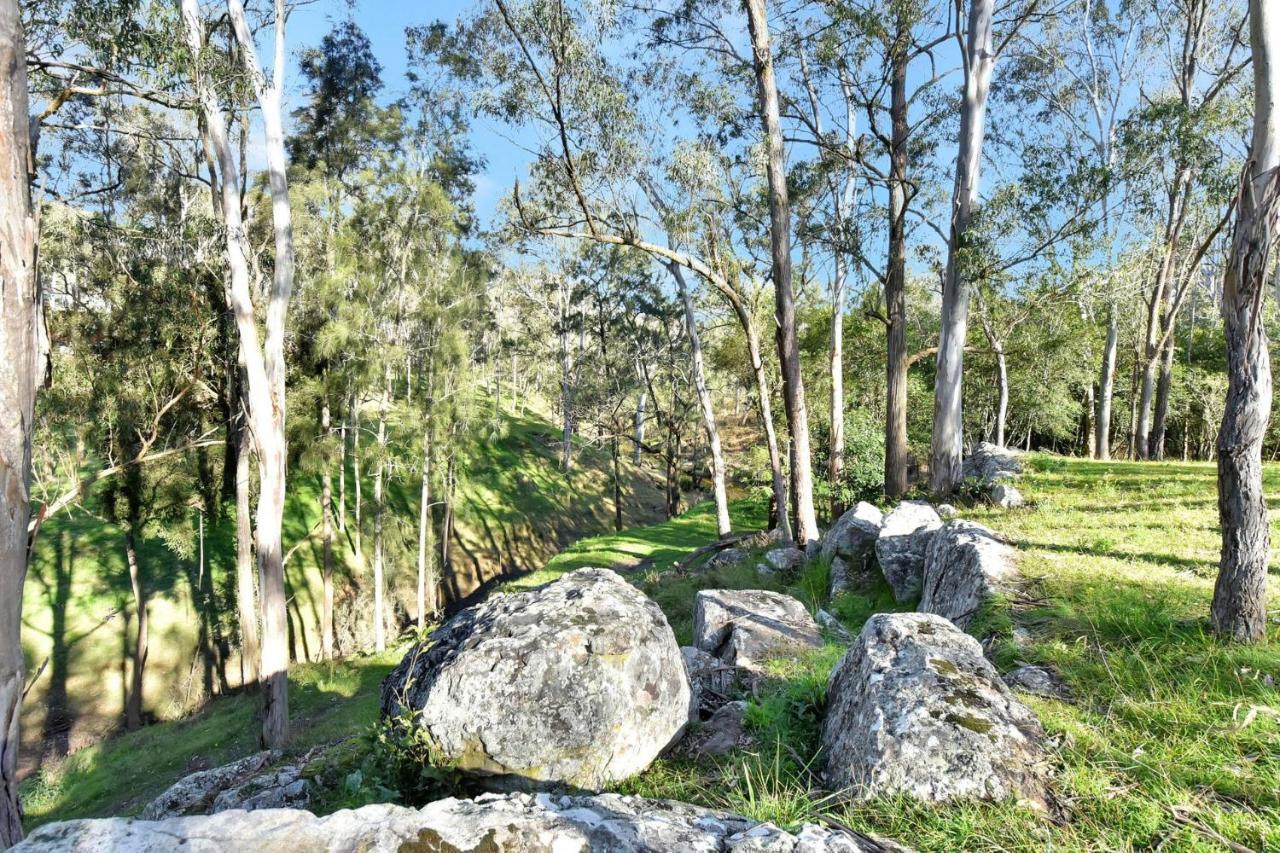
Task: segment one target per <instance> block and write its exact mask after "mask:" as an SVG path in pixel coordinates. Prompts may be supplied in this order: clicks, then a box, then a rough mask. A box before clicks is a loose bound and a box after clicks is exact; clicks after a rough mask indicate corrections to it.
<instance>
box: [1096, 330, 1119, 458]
mask: <svg viewBox="0 0 1280 853" xmlns="http://www.w3.org/2000/svg"><path fill="white" fill-rule="evenodd" d="M1119 339H1120V334H1119V330H1118V329H1117V327H1116V312H1115V307H1114V306H1112V307H1111V309H1110V310H1109V311H1108V312H1107V343H1106V345H1105V346H1104V347H1103V349H1102V374H1101V375H1100V376H1099V377H1098V416H1097V418H1095V420H1094V423H1093V430H1094V433H1095V440H1094V446H1095V452H1096V454H1097V458H1098V459H1104V460H1105V459H1110V458H1111V400H1112V398H1113V396H1114V392H1115V383H1116V348H1117V345H1118V342H1119Z"/></svg>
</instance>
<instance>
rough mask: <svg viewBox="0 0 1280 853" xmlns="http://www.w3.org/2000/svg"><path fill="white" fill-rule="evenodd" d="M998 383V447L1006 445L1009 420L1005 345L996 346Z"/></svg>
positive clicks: (1029, 437) (1028, 436)
mask: <svg viewBox="0 0 1280 853" xmlns="http://www.w3.org/2000/svg"><path fill="white" fill-rule="evenodd" d="M996 385H997V390H998V394H999V399H998V401H997V402H996V447H1004V442H1005V426H1006V424H1007V423H1008V421H1009V366H1008V363H1007V362H1006V360H1005V354H1004V348H1003V347H997V348H996ZM1027 440H1028V442H1029V441H1030V440H1031V433H1030V431H1028V432H1027Z"/></svg>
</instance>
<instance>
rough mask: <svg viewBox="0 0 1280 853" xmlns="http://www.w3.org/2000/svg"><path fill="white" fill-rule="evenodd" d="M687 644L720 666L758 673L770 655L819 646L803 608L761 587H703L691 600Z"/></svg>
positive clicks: (819, 636) (814, 626) (818, 636)
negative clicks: (690, 641) (690, 635)
mask: <svg viewBox="0 0 1280 853" xmlns="http://www.w3.org/2000/svg"><path fill="white" fill-rule="evenodd" d="M693 641H694V644H695V645H696V646H697V647H698V648H700V649H702V650H703V651H707V652H710V653H711V654H713V655H715V656H716V657H718V658H719V659H720V660H722V661H725V662H726V663H730V664H733V665H735V666H740V667H742V668H744V669H746V670H748V671H752V672H757V671H759V670H760V669H761V668H762V666H763V664H764V662H765V661H766V660H768V659H769V658H771V657H776V656H778V655H785V654H788V653H791V652H795V651H797V650H799V649H803V648H811V647H818V646H821V645H822V634H821V633H820V632H819V631H818V626H817V624H816V623H815V622H814V621H813V617H812V616H810V615H809V611H808V610H805V607H804V605H803V604H801V603H800V602H799V601H797V600H796V599H794V598H792V597H791V596H789V595H783V594H782V593H780V592H771V591H769V590H763V589H704V590H702V591H700V592H699V593H698V595H697V597H696V598H695V599H694V608H693Z"/></svg>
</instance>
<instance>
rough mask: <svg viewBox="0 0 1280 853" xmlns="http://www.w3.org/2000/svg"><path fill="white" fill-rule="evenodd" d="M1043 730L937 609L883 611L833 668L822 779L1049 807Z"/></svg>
mask: <svg viewBox="0 0 1280 853" xmlns="http://www.w3.org/2000/svg"><path fill="white" fill-rule="evenodd" d="M1043 741H1044V732H1043V730H1042V729H1041V727H1040V723H1039V721H1038V720H1037V719H1036V717H1035V715H1034V714H1032V713H1031V711H1030V710H1029V709H1028V708H1027V707H1026V706H1025V705H1023V704H1022V703H1021V702H1019V701H1018V700H1017V699H1016V698H1014V696H1013V694H1012V693H1011V692H1010V691H1009V688H1008V687H1006V686H1005V684H1004V682H1002V681H1001V680H1000V677H999V675H998V674H997V673H996V671H995V668H994V667H992V666H991V664H990V663H989V662H988V661H987V660H986V658H984V657H983V656H982V648H981V646H979V645H978V641H977V640H975V639H974V638H973V637H970V636H969V635H968V634H965V633H964V632H962V631H960V630H959V629H958V628H956V627H955V626H954V625H952V624H951V623H950V622H948V621H947V620H945V619H943V618H942V617H940V616H934V615H932V614H927V613H881V614H877V615H875V616H872V617H871V619H869V620H868V621H867V624H866V626H865V627H864V628H863V630H862V633H861V634H860V635H859V636H858V639H857V640H856V641H855V642H854V644H853V646H851V647H850V649H849V651H848V652H846V653H845V656H844V657H843V658H842V659H841V660H840V662H839V663H838V664H837V665H836V668H835V669H834V670H833V671H832V674H831V681H830V683H829V685H828V689H827V711H826V717H825V718H824V720H823V724H822V746H823V751H824V754H825V755H826V762H827V763H826V775H827V783H828V785H829V786H830V787H832V788H834V789H843V790H846V791H847V792H848V793H849V794H850V795H851V796H853V797H855V798H868V797H878V796H891V795H895V794H907V795H910V796H913V797H916V798H918V799H921V800H924V801H929V802H944V801H951V800H961V799H971V798H976V799H983V800H1006V799H1013V800H1018V801H1021V802H1024V803H1027V804H1029V805H1031V806H1033V807H1036V808H1041V809H1044V808H1046V807H1047V798H1048V788H1047V783H1046V778H1047V772H1046V766H1045V755H1044V751H1043Z"/></svg>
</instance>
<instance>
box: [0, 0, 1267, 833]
mask: <svg viewBox="0 0 1280 853" xmlns="http://www.w3.org/2000/svg"><path fill="white" fill-rule="evenodd" d="M294 14H297V10H296V9H295V8H294V4H293V3H292V2H288V0H272V2H269V3H268V2H265V0H254V1H253V2H251V1H250V0H226V2H225V3H223V2H217V3H214V2H199V0H174V2H172V3H165V2H149V0H129V2H121V3H111V4H94V3H88V4H86V3H81V2H72V1H71V0H32V2H27V3H23V4H21V7H19V4H18V3H17V2H16V0H0V67H2V68H3V69H4V79H3V95H2V96H0V105H3V114H0V162H2V163H3V164H4V168H3V170H2V171H0V221H2V222H3V228H0V297H2V298H3V317H2V318H0V409H2V410H3V411H4V413H5V417H4V419H3V421H0V848H3V847H6V846H8V845H9V844H11V843H14V842H15V841H16V840H17V839H19V838H20V835H21V821H20V812H19V808H18V802H17V745H18V742H19V739H18V734H19V732H18V722H19V712H20V707H21V701H22V696H23V694H24V692H25V690H26V689H27V686H28V675H30V673H28V672H27V666H28V665H29V662H27V661H25V660H24V653H23V646H22V639H21V637H22V631H23V610H22V606H23V590H24V579H25V576H26V572H27V566H28V562H29V560H30V559H31V556H32V554H33V553H36V550H37V549H38V548H40V547H44V543H43V542H42V540H41V528H42V526H43V525H45V524H47V523H48V522H49V521H50V520H52V519H54V518H60V517H62V516H63V515H66V514H70V513H82V514H85V515H87V516H90V517H93V518H97V519H100V520H102V522H103V523H104V524H109V525H112V527H111V528H110V529H112V530H118V531H119V532H120V541H119V543H118V545H119V550H120V551H121V553H122V554H124V555H125V563H124V565H125V572H124V574H123V575H122V576H121V577H120V578H118V579H116V580H115V581H113V582H112V583H114V584H115V588H118V592H119V596H118V599H119V604H118V607H117V610H118V611H119V612H120V613H121V614H123V615H124V618H125V619H126V621H125V628H124V635H123V636H124V640H125V646H126V649H125V650H124V651H123V652H122V654H123V655H124V656H125V657H126V658H127V661H126V668H127V670H128V672H129V673H130V678H129V680H128V687H127V689H126V693H127V697H126V701H125V703H124V707H123V708H122V714H121V719H122V722H123V724H124V725H125V726H126V727H136V726H139V725H142V724H143V723H144V722H145V720H146V719H147V716H148V710H147V709H148V707H149V704H148V703H149V702H150V701H151V697H148V696H147V695H146V693H145V689H146V683H147V682H146V680H145V679H144V677H143V674H144V669H145V667H146V665H147V660H148V647H149V642H153V641H154V638H153V637H152V638H150V639H149V633H148V613H149V606H150V603H151V602H154V601H156V600H157V599H159V598H163V597H165V596H167V595H170V593H171V590H172V589H174V588H175V584H177V583H178V581H179V580H181V582H182V583H184V584H187V585H188V587H189V589H190V590H191V593H190V595H191V598H192V600H193V601H194V602H195V610H196V613H197V616H198V621H199V629H198V642H197V648H196V660H198V661H200V662H201V663H202V664H203V671H204V673H205V676H204V684H205V691H206V693H209V694H211V693H214V692H220V691H223V690H230V689H237V687H238V686H241V685H244V686H248V685H258V686H260V688H261V690H262V695H263V706H262V707H263V712H262V719H261V725H262V741H263V743H264V745H265V746H268V747H278V746H281V745H283V744H284V743H286V742H287V740H288V736H289V732H288V722H289V711H288V691H287V680H286V675H287V671H288V667H289V664H290V661H291V660H296V659H298V658H299V650H298V649H297V648H296V646H297V645H298V644H299V642H300V641H298V640H296V639H295V636H294V633H293V632H292V631H293V629H292V628H291V625H294V623H296V622H298V621H300V619H301V617H300V616H298V615H293V614H292V613H291V611H290V607H291V604H290V602H291V601H293V599H294V591H293V590H291V589H290V588H289V582H288V580H287V573H286V568H287V566H288V563H289V561H290V559H303V558H302V557H295V554H296V553H297V549H298V548H301V547H304V545H305V546H307V547H311V546H315V547H316V548H317V549H318V550H317V553H318V556H317V557H316V558H315V559H316V561H317V565H318V566H319V567H320V575H321V578H322V580H321V583H322V594H321V596H320V599H319V600H320V602H321V604H320V610H321V612H320V614H319V620H318V621H319V624H320V626H321V628H320V635H321V636H320V650H319V656H320V657H323V658H330V657H333V656H335V655H337V654H339V653H342V652H344V651H349V650H352V649H353V645H354V646H355V647H360V646H363V645H366V644H367V645H369V646H370V647H372V648H375V649H377V650H379V651H381V650H383V649H384V648H386V647H387V646H389V645H390V644H392V643H393V642H394V641H395V639H396V638H397V637H398V636H399V634H400V633H401V631H410V630H414V629H419V630H421V629H424V628H425V627H427V626H428V625H429V624H430V623H431V622H432V621H433V619H434V618H435V617H436V616H437V615H438V614H439V613H441V612H442V611H443V609H444V608H445V607H446V606H447V605H448V604H449V603H451V602H453V601H456V600H458V599H460V598H462V597H463V596H465V595H466V594H467V593H469V592H471V589H469V588H468V589H464V588H462V587H461V586H460V585H459V583H458V582H457V565H458V561H459V560H460V557H459V554H458V552H459V550H461V544H460V539H459V536H458V533H457V525H458V517H459V503H458V502H459V495H460V494H461V493H462V492H463V491H465V490H466V489H467V488H468V483H469V481H468V477H469V473H470V469H469V467H468V466H469V459H468V456H467V453H466V452H464V448H466V447H470V446H480V447H484V446H486V445H488V444H489V443H491V442H492V441H493V440H494V438H495V437H496V436H498V435H499V434H500V433H501V432H502V431H503V430H506V429H510V428H511V423H512V422H513V420H516V419H518V418H521V417H523V416H524V415H525V414H526V412H533V413H536V414H537V416H538V417H542V418H547V419H551V420H554V422H555V424H556V430H557V432H558V435H559V439H558V440H557V441H556V442H555V447H554V448H553V452H554V455H555V458H556V461H557V464H558V466H559V467H560V469H562V470H563V471H565V472H570V471H573V470H574V469H575V466H580V465H581V464H582V462H581V460H582V457H583V454H585V453H587V452H589V451H590V452H595V451H597V450H598V451H600V454H601V456H600V458H602V459H605V460H607V462H606V463H605V464H604V465H603V469H602V470H603V471H604V476H605V477H606V478H607V480H608V492H609V495H610V505H611V514H612V519H613V526H615V527H616V528H617V529H619V530H620V529H622V528H623V527H624V524H625V521H624V508H625V507H627V506H628V505H629V504H630V503H632V502H633V501H635V500H637V498H636V496H635V495H633V494H632V488H633V484H634V477H633V475H634V473H635V472H636V471H648V472H650V473H651V474H652V476H653V478H654V480H655V482H657V483H659V484H660V489H661V493H662V502H663V510H664V512H665V513H666V514H667V515H668V516H674V515H676V514H678V513H680V512H682V511H683V510H684V509H686V508H687V507H688V505H689V502H690V500H691V499H692V500H697V499H701V498H703V497H705V498H706V499H707V500H709V501H712V502H713V506H714V510H715V517H716V526H717V531H718V534H719V537H720V538H721V540H723V541H725V542H727V541H729V540H730V539H731V538H732V537H733V536H734V535H735V534H737V533H740V532H743V531H735V530H733V528H732V519H731V513H730V502H731V501H732V500H733V499H734V498H737V497H743V496H758V497H759V499H760V500H761V501H767V502H768V504H769V507H770V523H771V526H773V527H774V528H776V529H777V530H779V531H780V533H781V535H782V537H783V538H784V539H785V540H788V541H792V540H793V541H794V542H796V543H797V544H798V545H800V546H805V545H808V544H810V543H813V542H814V541H815V540H816V539H817V538H818V537H819V535H820V532H821V530H822V528H823V527H825V526H826V525H827V524H829V523H830V521H831V520H833V519H834V518H836V517H838V515H839V513H841V512H842V511H844V510H845V509H846V508H848V507H850V506H852V504H853V503H854V502H855V501H857V500H861V499H869V500H883V499H891V500H892V499H898V498H901V497H903V496H906V495H910V494H918V495H922V496H933V497H938V498H947V499H953V500H954V499H962V498H964V497H966V496H967V495H968V494H969V492H968V491H967V490H968V488H969V486H968V484H966V482H965V480H964V477H963V469H962V460H963V457H964V455H965V452H966V449H967V448H968V447H970V446H971V445H973V444H974V443H976V442H978V441H990V442H993V443H995V444H998V445H1009V446H1015V447H1020V448H1026V449H1039V450H1046V451H1052V452H1056V453H1063V454H1075V455H1082V456H1091V457H1093V458H1096V459H1099V460H1108V459H1131V460H1160V459H1175V458H1180V459H1184V460H1209V459H1212V460H1216V463H1217V465H1218V471H1219V511H1220V520H1221V524H1222V532H1223V550H1222V557H1221V566H1220V575H1219V581H1218V587H1217V592H1216V594H1215V598H1214V602H1213V606H1212V613H1211V622H1212V625H1213V627H1214V629H1215V630H1216V631H1218V632H1219V633H1220V634H1222V635H1224V636H1225V637H1228V638H1232V639H1235V640H1240V641H1256V640H1258V639H1259V638H1261V637H1262V636H1263V632H1264V629H1265V622H1266V617H1267V613H1266V604H1265V595H1266V589H1265V588H1266V562H1267V554H1268V546H1269V542H1268V526H1267V515H1266V503H1265V500H1264V496H1263V492H1262V463H1263V461H1264V460H1269V459H1274V458H1276V457H1278V456H1280V434H1277V432H1276V430H1275V428H1274V427H1273V422H1274V419H1273V418H1272V417H1271V415H1272V409H1273V395H1272V379H1271V358H1270V350H1271V346H1272V341H1271V338H1270V336H1269V334H1268V328H1269V327H1271V326H1273V325H1274V323H1273V322H1272V321H1273V320H1274V317H1273V314H1274V313H1275V310H1276V308H1275V304H1274V302H1273V301H1272V300H1268V299H1267V292H1268V290H1269V289H1270V288H1269V285H1270V283H1271V282H1272V281H1273V277H1274V271H1275V265H1274V258H1273V257H1272V255H1273V253H1272V251H1271V249H1272V245H1271V243H1272V239H1273V235H1274V234H1275V232H1276V228H1277V226H1278V225H1280V181H1278V180H1277V168H1278V167H1280V117H1278V114H1277V112H1276V110H1275V108H1274V98H1275V97H1276V95H1275V93H1276V91H1277V89H1278V88H1280V78H1278V77H1277V75H1278V74H1280V71H1277V64H1276V59H1275V57H1274V55H1273V53H1274V51H1275V50H1277V49H1278V48H1277V45H1280V10H1277V8H1276V6H1275V3H1274V2H1271V0H1251V2H1250V3H1249V4H1248V8H1245V7H1244V6H1243V5H1242V4H1238V3H1230V2H1225V0H1175V2H1172V3H1167V2H1156V0H1125V1H1124V2H1115V1H1113V0H1011V2H1008V3H1001V4H996V3H995V2H994V0H969V2H968V3H956V4H946V3H938V2H930V0H819V1H818V2H814V3H808V4H782V3H767V2H766V0H741V2H737V0H661V2H657V3H656V4H655V3H646V4H633V3H629V2H620V3H614V2H601V0H477V2H476V3H475V4H474V7H473V8H472V9H471V10H469V11H468V12H466V13H465V14H464V15H463V16H462V17H461V18H459V19H458V20H456V21H448V22H433V21H430V20H423V21H421V22H420V25H415V26H411V27H409V28H408V29H407V30H406V32H405V43H404V51H405V56H406V62H407V67H408V69H409V71H408V74H407V75H406V77H405V79H404V80H395V81H389V80H384V72H383V68H382V64H381V63H380V61H379V59H378V56H377V54H376V53H375V51H374V48H373V45H372V43H371V42H370V40H369V38H368V36H367V35H366V34H365V32H364V31H363V30H362V29H361V26H360V22H359V14H358V11H351V10H348V9H347V8H346V7H343V9H340V10H338V14H336V16H335V19H334V21H333V22H332V26H331V29H330V31H329V32H328V34H327V35H325V36H324V38H323V39H322V40H321V41H320V43H319V44H316V45H304V44H298V43H295V41H293V36H292V35H291V31H290V29H289V21H290V16H291V15H294ZM426 14H427V13H425V12H424V16H425V15H426ZM291 93H292V94H291ZM478 134H494V135H501V136H503V137H504V138H507V139H510V140H512V143H511V144H512V146H513V147H514V148H518V149H519V150H520V152H521V154H520V156H521V157H522V167H521V174H520V178H519V180H518V181H516V182H515V183H514V184H513V185H512V186H510V187H503V188H501V190H502V197H501V199H500V200H499V201H498V202H496V203H494V204H492V205H490V204H487V203H486V204H484V205H481V204H480V203H479V202H478V198H479V194H478V192H477V182H478V181H479V180H481V179H482V178H483V176H484V175H485V167H486V164H485V163H484V161H483V158H482V157H481V156H480V155H479V154H478V153H477V146H476V144H475V141H476V139H477V135H478ZM490 208H492V209H490ZM1224 332H1225V333H1224ZM38 390H39V393H38V394H37V391H38ZM527 488H530V489H536V488H537V486H536V485H535V484H528V485H527ZM302 504H305V505H306V508H307V510H308V513H307V514H306V518H308V519H310V518H314V519H315V522H314V526H310V522H302V523H300V524H299V523H296V521H295V520H294V519H293V516H291V515H290V513H291V512H293V509H291V508H293V507H297V506H300V505H302ZM299 512H300V511H299ZM402 516H403V517H402ZM193 519H196V527H195V532H193V529H192V520H193ZM223 522H225V523H226V527H225V529H226V530H227V531H229V534H230V535H232V536H233V537H234V549H233V551H234V560H233V561H232V563H231V564H230V565H229V566H227V567H225V568H224V567H219V568H218V569H217V571H216V572H215V571H214V569H213V568H212V567H210V568H209V570H208V571H206V561H205V545H206V540H205V536H206V524H207V525H208V530H211V531H221V530H223V529H224V528H223V526H222V525H223ZM291 525H292V526H291ZM299 527H300V528H301V529H295V528H299ZM148 542H152V543H163V548H167V549H168V550H167V551H165V550H163V548H160V547H159V546H156V547H152V546H149V545H148V544H147V543H148ZM165 555H169V556H165ZM172 555H180V556H181V559H178V558H176V557H172ZM179 565H181V566H192V567H195V568H194V569H193V571H192V572H191V573H190V574H191V576H190V577H188V578H179V576H178V575H179V574H180V570H179V569H178V568H175V567H176V566H179ZM530 568H532V567H530ZM408 572H411V573H412V588H413V589H414V590H415V595H413V596H411V598H410V599H409V600H407V601H401V600H399V599H396V598H395V597H394V596H392V595H391V594H390V592H389V590H390V586H391V583H392V579H393V576H399V575H400V574H404V573H408ZM357 579H361V580H357ZM293 606H295V607H296V604H294V605H293ZM236 664H238V666H239V672H238V674H236V673H235V672H232V673H231V675H228V672H229V670H234V669H235V666H236ZM192 667H193V669H194V668H195V663H194V662H193V663H192ZM37 675H38V673H37Z"/></svg>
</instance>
